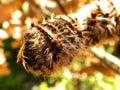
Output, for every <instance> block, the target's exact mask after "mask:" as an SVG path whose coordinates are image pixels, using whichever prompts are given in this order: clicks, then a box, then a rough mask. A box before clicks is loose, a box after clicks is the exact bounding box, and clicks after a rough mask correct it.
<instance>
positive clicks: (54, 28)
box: [17, 0, 120, 76]
mask: <svg viewBox="0 0 120 90" xmlns="http://www.w3.org/2000/svg"><path fill="white" fill-rule="evenodd" d="M114 1H115V0H106V1H102V0H101V1H95V2H93V3H92V4H89V5H87V6H84V7H83V8H82V9H80V10H79V11H78V12H77V13H76V15H75V17H72V18H69V17H67V16H64V15H60V16H59V17H55V18H53V19H52V20H46V21H45V23H42V22H36V23H33V24H32V25H31V28H30V29H29V30H26V31H25V33H24V37H23V44H22V46H21V48H20V51H19V53H18V59H17V62H18V63H21V64H22V65H23V67H24V68H25V69H26V70H27V71H28V72H30V73H32V74H34V75H36V76H39V75H43V76H49V75H51V74H52V73H53V72H55V71H57V70H58V69H60V68H62V67H66V66H67V65H69V64H70V63H71V61H72V59H73V58H74V57H75V56H76V55H77V54H78V53H79V52H83V51H84V50H86V49H89V47H91V46H94V45H96V44H97V43H99V42H103V40H107V39H108V38H113V37H114V36H120V12H119V9H120V8H119V9H118V6H117V5H116V3H114ZM103 4H105V5H106V7H104V8H103V7H102V5H103ZM119 5H120V4H119ZM86 10H87V11H86Z"/></svg>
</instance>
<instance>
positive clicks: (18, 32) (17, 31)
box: [13, 27, 21, 39]
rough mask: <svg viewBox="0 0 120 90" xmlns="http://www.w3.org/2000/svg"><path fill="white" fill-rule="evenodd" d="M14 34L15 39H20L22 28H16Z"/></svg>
mask: <svg viewBox="0 0 120 90" xmlns="http://www.w3.org/2000/svg"><path fill="white" fill-rule="evenodd" d="M14 31H15V32H14V34H13V38H15V39H19V38H20V37H21V33H20V32H21V28H20V27H15V29H14Z"/></svg>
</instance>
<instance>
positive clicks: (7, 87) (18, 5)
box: [0, 0, 120, 90]
mask: <svg viewBox="0 0 120 90" xmlns="http://www.w3.org/2000/svg"><path fill="white" fill-rule="evenodd" d="M91 1H93V0H0V90H120V75H119V67H118V66H117V65H115V64H112V63H111V62H109V61H108V62H107V64H108V65H106V63H104V62H101V61H100V60H99V59H100V58H98V57H95V55H94V54H93V53H90V52H87V51H86V53H85V56H82V57H81V56H79V55H78V57H76V58H75V59H74V60H73V62H72V63H71V65H70V66H69V67H66V68H65V70H64V71H58V72H56V74H55V75H53V76H52V77H43V76H40V77H35V76H33V75H31V74H29V73H27V72H26V71H25V70H24V68H23V67H22V66H20V65H18V64H16V60H17V54H18V50H19V48H20V46H21V44H22V33H24V31H25V30H27V29H28V28H29V27H30V24H31V22H32V19H33V18H35V19H38V20H40V21H42V20H43V19H44V18H45V17H48V18H50V17H51V15H52V14H53V13H54V15H55V16H56V15H60V14H64V10H62V9H63V8H64V9H65V11H66V12H67V13H75V12H77V11H78V10H79V9H80V8H81V7H83V6H84V5H86V4H88V3H90V2H91ZM61 6H62V7H61ZM114 41H116V42H114V43H112V44H107V45H104V46H103V48H104V50H105V51H106V52H107V53H109V54H111V55H114V56H115V57H117V58H119V57H120V54H119V52H120V43H119V40H117V39H116V40H114ZM111 67H114V68H115V69H113V68H111ZM61 72H62V73H61Z"/></svg>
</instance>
